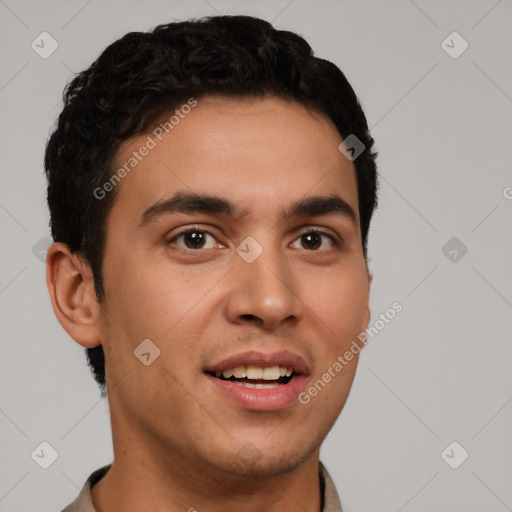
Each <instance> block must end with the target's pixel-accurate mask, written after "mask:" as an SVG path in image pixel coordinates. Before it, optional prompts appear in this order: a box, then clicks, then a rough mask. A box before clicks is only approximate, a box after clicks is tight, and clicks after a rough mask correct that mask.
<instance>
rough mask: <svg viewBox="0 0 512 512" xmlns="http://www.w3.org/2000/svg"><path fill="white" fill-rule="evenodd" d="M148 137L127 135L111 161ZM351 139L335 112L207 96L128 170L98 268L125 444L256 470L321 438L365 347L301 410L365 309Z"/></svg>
mask: <svg viewBox="0 0 512 512" xmlns="http://www.w3.org/2000/svg"><path fill="white" fill-rule="evenodd" d="M145 140H146V136H141V137H138V138H136V139H132V140H130V141H128V142H127V143H125V144H124V145H123V146H122V147H121V149H120V151H119V153H118V155H117V159H116V164H117V165H119V167H121V166H122V165H123V162H126V161H127V159H128V158H130V156H131V154H132V152H133V151H134V150H136V149H137V148H139V147H140V146H141V144H142V143H143V141H145ZM141 141H142V142H141ZM341 141H342V139H341V136H340V135H339V133H338V132H337V130H336V128H335V127H334V125H333V124H332V122H331V121H329V120H328V119H327V118H326V117H324V116H322V115H320V114H316V113H313V112H311V111H310V110H308V109H307V108H306V107H304V106H302V105H300V104H297V103H292V102H289V101H286V100H284V99H279V98H275V97H265V98H259V99H248V98H241V99H233V98H220V97H218V98H213V97H210V98H201V99H200V100H199V102H198V105H197V107H195V108H194V109H193V110H192V111H191V112H190V113H189V114H188V115H187V116H186V117H185V118H184V119H182V120H181V121H180V123H179V125H178V126H176V127H175V128H174V129H173V130H172V132H171V133H169V134H168V135H166V136H165V137H164V138H163V139H162V141H160V142H158V144H157V145H156V147H155V148H154V149H152V150H151V151H150V152H149V154H148V155H147V156H146V157H145V158H144V159H143V160H142V161H141V162H140V163H139V164H138V165H137V167H136V169H134V170H133V171H132V172H131V173H130V174H129V175H127V176H126V177H125V178H124V179H123V181H122V183H121V184H120V185H119V186H118V190H116V197H115V200H114V205H113V208H112V210H111V212H110V214H109V217H108V219H107V237H106V245H105V252H104V260H103V265H102V275H103V280H104V290H105V295H104V297H105V298H104V301H103V303H102V322H101V339H102V344H103V347H104V351H105V358H106V372H107V381H108V382H109V385H110V387H111V390H110V391H109V402H110V409H111V417H112V423H113V429H114V442H115V443H116V442H117V443H118V445H123V444H124V446H125V447H126V446H127V445H128V443H132V444H131V446H132V447H136V448H135V450H134V451H135V452H136V451H137V449H140V453H142V452H143V451H144V452H145V453H146V454H147V453H154V454H155V457H156V456H158V454H162V450H165V452H166V453H168V454H172V457H183V458H186V459H187V460H188V461H189V463H190V464H191V465H195V466H197V467H201V468H203V470H205V469H207V468H210V469H212V470H222V471H229V472H239V473H240V472H242V473H243V472H244V471H247V472H249V471H251V472H253V473H255V472H256V473H257V472H260V473H261V474H272V473H279V472H283V471H287V470H290V468H293V467H295V466H297V465H298V464H299V463H300V462H301V461H303V460H305V459H306V458H307V457H308V456H310V455H311V454H313V453H314V452H316V451H317V450H318V448H319V446H320V444H321V442H322V440H323V439H324V437H325V436H326V434H327V432H328V431H329V429H330V428H331V427H332V425H333V424H334V422H335V421H336V418H337V417H338V415H339V413H340V412H341V410H342V408H343V405H344V404H345V401H346V399H347V396H348V393H349V391H350V387H351V385H352V381H353V378H354V375H355V369H356V366H357V357H355V358H354V360H353V361H352V362H351V364H350V365H348V366H347V367H345V368H344V369H343V371H342V372H340V373H339V374H338V375H337V376H336V377H335V378H333V379H332V381H331V382H330V383H329V384H328V385H327V386H325V388H324V389H323V390H322V391H321V392H320V393H319V394H318V395H317V396H316V397H315V398H314V399H312V400H311V401H310V402H309V403H308V404H307V405H302V404H301V403H300V402H299V401H298V400H297V395H298V394H299V393H300V392H301V391H302V390H304V389H305V388H306V387H307V386H308V385H311V384H312V383H314V382H315V381H317V380H318V379H319V378H320V376H321V374H322V373H323V372H325V370H326V369H327V368H329V367H331V366H332V364H333V362H335V361H336V358H337V357H338V356H339V355H340V354H343V353H344V352H345V351H346V350H347V348H348V347H349V346H350V344H351V343H352V341H353V340H354V339H356V338H357V336H358V334H359V333H360V332H361V331H364V329H365V328H366V326H367V325H368V321H369V309H368V296H369V286H370V280H369V276H368V270H367V265H366V260H365V257H364V254H363V248H362V243H361V233H360V228H359V215H358V195H357V181H356V175H355V169H354V165H353V163H352V162H350V161H349V160H348V159H346V158H345V157H344V156H343V154H342V153H341V152H340V151H339V149H338V146H339V144H340V143H341ZM116 168H117V167H116ZM147 339H149V340H151V343H152V344H154V346H156V347H158V349H159V350H160V355H159V357H158V358H156V359H155V360H154V361H153V362H152V363H151V364H149V365H144V364H142V363H141V361H139V359H138V358H137V357H135V356H134V350H136V349H137V347H138V346H139V345H140V343H141V342H142V341H143V340H147ZM150 346H152V345H150ZM281 372H282V373H281ZM287 374H288V375H287ZM248 443H250V445H249V444H248ZM247 446H250V447H251V450H254V451H255V453H257V457H252V459H251V460H252V463H251V467H250V468H249V467H248V466H247V457H244V456H241V455H240V454H243V453H244V449H245V448H244V447H247ZM151 450H153V451H151Z"/></svg>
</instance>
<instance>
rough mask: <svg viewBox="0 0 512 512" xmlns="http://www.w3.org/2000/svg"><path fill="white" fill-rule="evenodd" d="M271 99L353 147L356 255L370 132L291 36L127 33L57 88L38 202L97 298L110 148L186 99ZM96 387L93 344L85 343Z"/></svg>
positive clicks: (372, 202)
mask: <svg viewBox="0 0 512 512" xmlns="http://www.w3.org/2000/svg"><path fill="white" fill-rule="evenodd" d="M207 95H222V96H228V97H261V96H265V95H274V96H278V97H282V98H284V99H289V100H293V101H296V102H299V103H301V104H302V105H304V106H306V107H307V108H309V109H311V110H314V111H317V112H319V113H321V114H324V115H326V116H327V117H328V118H329V119H330V120H331V121H332V122H333V123H334V125H335V126H336V128H337V130H338V131H339V133H340V135H341V136H342V138H343V139H345V138H346V137H347V136H348V135H350V134H354V135H355V136H356V137H357V138H358V139H359V140H361V141H362V143H363V144H364V146H365V148H364V151H363V153H362V154H361V155H360V156H359V157H358V158H357V159H356V160H354V165H355V169H356V178H357V187H358V200H359V216H360V229H361V238H362V243H363V251H364V255H365V257H366V255H367V238H368V230H369V226H370V220H371V217H372V214H373V212H374V210H375V208H376V206H377V184H378V183H377V171H376V163H375V157H376V153H375V152H372V146H373V143H374V141H373V138H372V137H371V135H370V133H369V129H368V124H367V121H366V117H365V115H364V113H363V110H362V108H361V105H360V103H359V101H358V99H357V96H356V94H355V93H354V90H353V89H352V87H351V85H350V84H349V82H348V81H347V79H346V78H345V75H344V74H343V73H342V71H341V70H340V69H339V68H338V67H337V66H336V65H334V64H333V63H331V62H329V61H327V60H324V59H321V58H317V57H315V56H314V54H313V51H312V49H311V47H310V46H309V44H308V43H307V42H306V41H305V40H304V39H303V38H302V37H300V36H299V35H297V34H295V33H293V32H289V31H284V30H276V29H275V28H274V27H273V26H272V25H271V24H270V23H268V22H267V21H264V20H261V19H258V18H254V17H250V16H213V17H207V18H201V19H193V20H189V21H183V22H173V23H168V24H165V25H159V26H157V27H155V28H154V29H153V30H151V31H149V32H131V33H128V34H126V35H125V36H124V37H122V38H121V39H119V40H117V41H115V42H114V43H112V44H111V45H110V46H108V47H107V48H106V49H105V50H104V52H103V53H102V54H101V55H100V56H99V57H98V59H97V60H96V61H95V62H94V63H93V64H92V65H91V66H90V67H89V68H88V69H86V70H85V71H83V72H81V73H79V74H78V75H77V76H76V77H75V78H74V79H73V80H72V81H71V82H70V83H69V84H68V85H67V86H66V88H65V90H64V94H63V100H64V107H63V110H62V112H61V114H60V116H59V118H58V121H57V123H56V126H55V128H54V130H53V133H52V134H51V136H50V138H49V140H48V143H47V146H46V153H45V172H46V175H47V178H48V196H47V197H48V205H49V209H50V215H51V221H50V226H51V232H52V236H53V239H54V241H55V242H62V243H64V244H66V245H67V246H68V247H69V249H70V251H72V252H78V253H80V254H81V255H82V256H83V257H84V258H85V260H86V261H87V263H88V264H89V265H90V267H91V270H92V273H93V277H94V286H95V291H96V295H97V298H98V301H100V302H101V300H102V298H103V294H104V289H103V282H102V273H101V264H102V257H103V250H104V246H105V236H106V219H107V216H108V214H109V211H110V209H111V208H112V204H113V200H114V197H115V193H114V192H115V191H114V192H112V193H110V194H108V195H106V197H105V198H103V199H102V200H98V199H97V197H96V196H95V194H94V190H95V189H97V188H98V187H101V186H102V184H104V183H105V182H106V181H107V180H108V178H109V177H110V176H111V174H112V165H113V162H114V158H115V157H116V154H117V151H118V149H119V147H120V145H121V144H122V143H123V142H124V141H126V140H128V139H130V138H132V137H134V136H137V135H141V134H144V133H147V131H148V130H149V129H151V127H152V126H153V125H154V124H155V123H156V122H157V121H158V120H159V119H161V117H162V115H163V114H165V113H167V112H172V111H173V110H174V109H175V108H176V107H179V106H180V105H181V104H183V103H184V102H186V101H187V99H189V98H190V97H194V98H196V99H199V98H201V97H205V96H207ZM86 351H87V357H88V361H89V365H90V367H91V370H92V371H93V374H94V378H95V380H96V381H97V383H98V384H99V385H100V389H101V390H102V393H104V392H105V386H106V378H105V359H104V353H103V348H102V346H101V345H100V346H98V347H95V348H89V349H86Z"/></svg>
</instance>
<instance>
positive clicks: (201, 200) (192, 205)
mask: <svg viewBox="0 0 512 512" xmlns="http://www.w3.org/2000/svg"><path fill="white" fill-rule="evenodd" d="M190 212H202V213H210V214H214V215H227V216H230V217H235V218H240V217H243V216H245V215H247V213H248V212H246V211H243V212H241V211H240V208H238V206H237V205H236V204H235V203H234V202H232V201H231V200H229V199H227V198H224V197H220V196H216V195H208V194H197V193H182V192H178V193H176V194H175V195H173V196H172V197H170V198H169V199H166V200H163V201H157V202H156V203H155V204H153V205H152V206H150V207H149V208H148V209H147V210H145V211H144V213H143V214H142V216H141V220H140V223H139V226H144V225H146V224H149V223H150V222H151V221H152V220H155V219H157V218H158V217H161V216H163V215H168V214H172V213H190ZM333 214H334V215H339V216H341V217H345V218H348V219H349V220H350V221H351V222H352V223H353V224H355V225H357V215H356V212H355V211H354V209H353V208H352V207H351V206H350V205H349V204H348V203H347V202H346V201H345V200H344V199H342V198H341V197H339V196H337V195H335V194H333V195H330V196H310V197H306V198H304V199H300V200H299V201H296V202H295V203H293V204H292V205H291V206H290V207H289V208H288V209H286V210H285V212H284V214H283V217H284V218H291V217H299V216H309V217H319V216H322V215H333Z"/></svg>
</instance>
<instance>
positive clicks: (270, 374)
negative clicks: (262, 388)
mask: <svg viewBox="0 0 512 512" xmlns="http://www.w3.org/2000/svg"><path fill="white" fill-rule="evenodd" d="M262 373H263V376H262V379H264V380H277V379H279V377H281V371H280V370H279V366H268V367H267V368H263V371H262Z"/></svg>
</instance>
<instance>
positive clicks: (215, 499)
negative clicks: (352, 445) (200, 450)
mask: <svg viewBox="0 0 512 512" xmlns="http://www.w3.org/2000/svg"><path fill="white" fill-rule="evenodd" d="M146 453H148V452H146ZM149 453H159V455H160V456H161V455H162V454H161V452H155V451H153V452H149ZM166 460H167V461H168V462H167V463H165V464H162V463H161V460H160V461H157V460H155V459H154V457H147V456H140V455H137V454H136V452H135V451H134V450H121V451H118V452H116V456H115V458H114V462H113V464H112V467H111V468H110V470H109V471H108V473H107V474H106V475H105V476H104V477H103V478H102V479H101V480H100V481H99V482H98V483H97V484H96V485H95V486H94V487H93V488H92V498H93V502H94V504H95V506H96V508H97V510H99V511H102V512H110V511H113V510H123V511H124V512H135V511H139V510H168V511H170V512H172V511H176V512H178V511H189V512H194V511H196V512H202V511H203V510H208V511H209V512H221V511H222V512H224V511H225V510H237V511H239V512H277V511H280V512H286V511H289V512H292V511H296V510H297V509H304V510H308V511H311V512H321V499H322V497H321V490H320V480H319V474H318V469H319V467H318V464H319V462H318V450H317V451H316V452H315V453H313V454H312V455H311V456H310V457H308V459H307V460H306V461H305V462H303V463H302V464H301V465H300V466H299V467H297V468H295V469H293V470H292V471H289V472H286V473H283V474H278V475H273V476H261V475H258V476H253V475H245V476H241V475H236V474H233V473H227V472H222V471H219V470H217V471H215V470H212V471H210V470H209V469H208V468H205V466H204V464H203V465H202V466H199V465H196V464H193V463H191V461H189V460H186V459H184V458H183V457H182V456H181V455H180V456H179V457H174V456H173V454H166Z"/></svg>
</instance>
